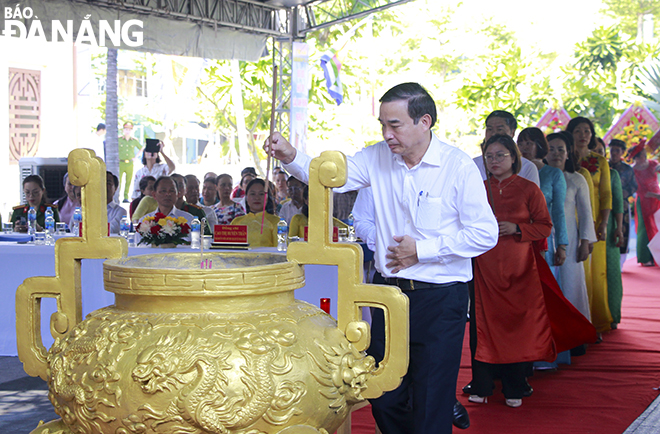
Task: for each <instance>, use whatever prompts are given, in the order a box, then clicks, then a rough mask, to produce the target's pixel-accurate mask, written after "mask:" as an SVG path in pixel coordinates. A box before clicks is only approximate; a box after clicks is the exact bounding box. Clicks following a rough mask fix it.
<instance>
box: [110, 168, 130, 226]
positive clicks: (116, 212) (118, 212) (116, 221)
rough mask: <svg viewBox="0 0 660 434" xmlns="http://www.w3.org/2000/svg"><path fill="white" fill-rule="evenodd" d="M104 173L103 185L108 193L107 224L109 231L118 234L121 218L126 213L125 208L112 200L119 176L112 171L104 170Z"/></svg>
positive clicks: (117, 186)
mask: <svg viewBox="0 0 660 434" xmlns="http://www.w3.org/2000/svg"><path fill="white" fill-rule="evenodd" d="M105 175H106V176H105V178H106V182H105V186H106V191H107V194H108V205H107V208H108V224H109V225H110V233H111V234H118V233H119V228H120V225H121V219H122V217H124V216H125V215H126V210H125V209H124V208H122V207H121V206H120V205H119V204H118V203H117V202H115V201H114V197H115V192H116V191H117V188H119V178H117V177H116V176H115V175H114V174H113V173H112V172H105Z"/></svg>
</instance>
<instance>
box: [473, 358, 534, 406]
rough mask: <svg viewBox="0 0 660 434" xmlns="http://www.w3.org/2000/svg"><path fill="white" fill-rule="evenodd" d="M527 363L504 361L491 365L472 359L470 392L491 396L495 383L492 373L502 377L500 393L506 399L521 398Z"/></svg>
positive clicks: (525, 381)
mask: <svg viewBox="0 0 660 434" xmlns="http://www.w3.org/2000/svg"><path fill="white" fill-rule="evenodd" d="M528 365H529V363H528V362H522V363H506V364H498V365H493V364H490V363H484V362H480V361H479V360H472V394H473V395H479V396H491V395H492V394H493V388H494V387H495V384H494V382H493V379H494V373H495V372H497V375H498V376H499V377H500V378H501V379H502V393H503V394H504V397H505V398H506V399H522V397H523V392H524V390H525V389H526V387H527V380H525V371H526V370H527V367H528Z"/></svg>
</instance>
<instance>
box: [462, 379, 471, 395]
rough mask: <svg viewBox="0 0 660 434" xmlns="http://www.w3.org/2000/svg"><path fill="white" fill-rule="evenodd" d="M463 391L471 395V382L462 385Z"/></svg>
mask: <svg viewBox="0 0 660 434" xmlns="http://www.w3.org/2000/svg"><path fill="white" fill-rule="evenodd" d="M463 393H465V394H466V395H472V382H471V381H470V382H469V383H468V384H466V385H465V386H463Z"/></svg>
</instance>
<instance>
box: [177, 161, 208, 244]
mask: <svg viewBox="0 0 660 434" xmlns="http://www.w3.org/2000/svg"><path fill="white" fill-rule="evenodd" d="M171 177H172V179H173V180H174V182H175V183H176V188H177V200H176V203H175V204H174V206H176V207H177V209H180V210H181V211H185V212H187V213H188V214H192V215H193V216H195V217H197V218H198V219H199V221H200V222H201V221H202V219H203V218H206V227H205V228H204V234H206V235H213V227H214V226H215V225H217V224H218V217H216V215H215V211H213V208H211V207H209V206H199V205H196V204H192V203H190V202H186V201H185V199H184V198H186V197H187V192H188V189H187V183H186V178H185V177H184V176H183V175H179V174H178V173H173V174H172V175H171Z"/></svg>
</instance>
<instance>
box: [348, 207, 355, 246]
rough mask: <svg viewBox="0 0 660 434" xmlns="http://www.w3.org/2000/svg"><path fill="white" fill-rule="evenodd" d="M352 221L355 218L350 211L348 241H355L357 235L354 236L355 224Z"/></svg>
mask: <svg viewBox="0 0 660 434" xmlns="http://www.w3.org/2000/svg"><path fill="white" fill-rule="evenodd" d="M353 223H355V219H354V218H353V213H350V214H349V215H348V241H349V242H355V241H357V237H356V236H355V226H353Z"/></svg>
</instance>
